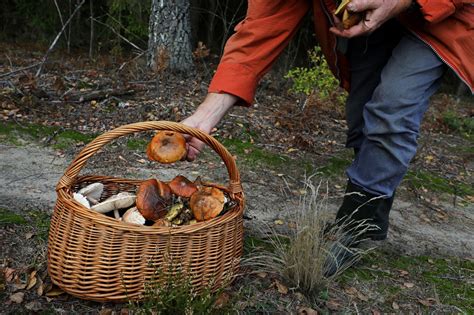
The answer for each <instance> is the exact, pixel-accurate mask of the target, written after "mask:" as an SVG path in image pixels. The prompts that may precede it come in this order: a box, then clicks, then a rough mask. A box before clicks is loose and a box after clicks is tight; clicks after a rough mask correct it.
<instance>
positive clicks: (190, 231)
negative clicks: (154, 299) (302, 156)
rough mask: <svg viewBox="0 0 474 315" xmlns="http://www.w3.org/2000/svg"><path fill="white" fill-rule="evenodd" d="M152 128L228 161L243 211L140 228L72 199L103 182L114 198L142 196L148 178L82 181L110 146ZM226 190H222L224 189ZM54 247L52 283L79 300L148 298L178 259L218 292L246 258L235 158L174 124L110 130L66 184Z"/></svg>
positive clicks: (198, 283) (71, 170)
mask: <svg viewBox="0 0 474 315" xmlns="http://www.w3.org/2000/svg"><path fill="white" fill-rule="evenodd" d="M148 130H172V131H177V132H181V133H183V134H189V135H191V136H193V137H196V138H198V139H200V140H201V141H203V142H204V143H206V144H207V145H209V146H210V147H211V148H212V149H213V150H214V151H215V152H217V154H219V156H220V157H221V159H222V160H223V161H224V163H225V166H226V168H227V171H228V173H229V177H230V182H229V186H227V187H225V188H224V189H225V190H226V192H227V193H228V194H229V195H230V197H231V198H232V199H234V200H235V201H236V202H237V205H236V206H235V207H234V208H232V209H231V210H230V211H229V212H227V213H225V214H224V215H222V216H219V217H217V218H215V219H213V220H209V221H205V222H200V223H197V224H193V225H188V226H180V227H175V228H169V227H151V226H136V225H131V224H126V223H122V222H120V221H117V220H114V219H113V218H109V217H107V216H105V215H102V214H99V213H96V212H94V211H91V210H89V209H86V208H85V207H83V206H82V205H81V204H79V203H78V202H76V201H75V200H74V199H73V198H72V193H73V191H75V190H76V189H77V188H78V187H82V186H84V185H86V184H87V183H91V182H102V183H103V184H104V185H105V192H104V194H103V195H102V197H107V196H109V195H112V194H114V193H116V192H118V191H136V188H137V185H139V184H140V183H141V180H130V179H120V178H112V177H105V176H78V175H79V172H80V170H81V169H82V168H83V167H84V165H85V164H86V162H87V160H88V159H89V158H90V157H91V156H93V155H94V154H95V153H96V152H97V151H98V150H99V149H100V148H102V147H103V146H104V145H106V144H107V143H109V142H110V141H112V140H114V139H116V138H118V137H120V136H123V135H127V134H131V133H134V132H141V131H148ZM219 188H222V187H219ZM56 190H57V202H56V206H55V209H54V213H53V217H52V219H51V227H50V231H49V241H48V272H49V274H50V276H51V279H52V281H53V283H55V284H56V285H58V286H59V287H60V288H62V289H63V290H64V291H66V292H67V293H69V294H72V295H74V296H77V297H80V298H83V299H89V300H95V301H124V300H129V299H131V300H137V299H140V298H142V293H143V291H144V285H145V283H146V282H147V281H149V280H150V279H154V277H156V270H157V268H164V266H163V264H164V263H165V260H166V261H167V262H168V261H170V260H169V259H165V257H172V260H173V261H174V262H176V261H179V264H180V266H181V267H182V268H183V269H182V270H185V272H186V273H187V275H188V276H189V277H190V278H191V279H192V283H193V286H194V288H196V289H197V290H200V289H202V288H204V287H206V286H209V285H210V284H212V286H213V288H214V289H217V288H219V287H221V286H223V285H225V284H226V283H227V281H230V280H231V279H232V277H233V275H234V274H235V272H236V271H237V268H238V266H239V260H240V257H241V253H242V237H243V222H242V214H243V208H244V196H243V192H242V188H241V183H240V176H239V172H238V170H237V166H236V164H235V161H234V159H233V158H232V155H230V153H229V152H228V151H227V150H226V149H225V148H224V147H223V146H222V145H221V144H220V143H219V142H218V141H217V140H215V139H214V138H212V137H211V136H209V135H207V134H205V133H203V132H201V131H199V130H197V129H194V128H190V127H187V126H184V125H182V124H178V123H173V122H163V121H155V122H142V123H135V124H130V125H125V126H122V127H119V128H117V129H114V130H112V131H109V132H107V133H105V134H103V135H101V136H99V137H97V138H96V139H95V140H93V141H92V142H91V143H89V144H88V145H87V146H86V147H85V148H84V149H83V150H82V151H81V152H80V153H79V155H78V156H77V157H76V158H75V159H74V161H73V162H72V163H71V165H70V166H69V167H68V168H67V170H66V172H65V173H64V175H63V176H62V178H61V179H60V181H59V183H58V185H57V187H56Z"/></svg>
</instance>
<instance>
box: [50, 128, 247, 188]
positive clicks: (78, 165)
mask: <svg viewBox="0 0 474 315" xmlns="http://www.w3.org/2000/svg"><path fill="white" fill-rule="evenodd" d="M148 130H170V131H176V132H180V133H184V134H188V135H190V136H192V137H195V138H197V139H199V140H201V141H202V142H204V143H205V144H207V145H208V146H210V147H211V148H212V149H213V150H214V151H215V152H216V153H217V154H218V155H219V156H220V157H221V159H222V160H223V161H224V163H225V166H226V168H227V172H228V173H229V179H230V183H229V191H230V192H231V193H233V194H237V193H241V192H242V185H241V182H240V174H239V171H238V169H237V165H236V164H235V160H234V158H233V157H232V155H231V154H230V153H229V151H227V149H226V148H225V147H224V146H223V145H222V144H220V143H219V141H217V140H216V139H215V138H214V137H212V136H210V135H208V134H207V133H205V132H203V131H201V130H199V129H196V128H193V127H188V126H186V125H183V124H180V123H176V122H170V121H147V122H139V123H134V124H129V125H123V126H121V127H118V128H115V129H113V130H111V131H108V132H106V133H104V134H102V135H100V136H98V137H97V138H95V139H94V140H92V141H91V142H90V143H89V144H87V145H86V146H85V147H84V149H82V151H81V152H79V154H78V155H77V156H76V158H75V159H74V160H73V161H72V162H71V164H70V165H69V167H68V168H67V169H66V171H65V172H64V175H63V176H62V177H61V178H60V179H59V182H58V184H57V185H56V191H58V190H60V189H63V188H67V187H70V186H72V185H73V184H74V182H75V181H76V178H77V176H78V175H79V172H80V171H81V169H82V168H83V167H84V166H85V165H86V163H87V160H88V159H89V158H90V157H92V156H93V155H94V154H95V153H96V152H97V151H99V150H100V149H101V148H102V147H103V146H105V145H106V144H108V143H109V142H111V141H112V140H114V139H116V138H119V137H121V136H124V135H128V134H131V133H135V132H141V131H148Z"/></svg>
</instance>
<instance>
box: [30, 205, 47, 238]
mask: <svg viewBox="0 0 474 315" xmlns="http://www.w3.org/2000/svg"><path fill="white" fill-rule="evenodd" d="M28 219H29V220H30V221H31V225H32V226H33V227H34V228H35V232H36V233H35V234H36V236H37V237H38V238H39V239H41V240H44V241H46V240H47V239H48V233H49V225H50V223H51V217H50V215H49V214H47V213H46V212H44V211H38V210H31V211H29V212H28Z"/></svg>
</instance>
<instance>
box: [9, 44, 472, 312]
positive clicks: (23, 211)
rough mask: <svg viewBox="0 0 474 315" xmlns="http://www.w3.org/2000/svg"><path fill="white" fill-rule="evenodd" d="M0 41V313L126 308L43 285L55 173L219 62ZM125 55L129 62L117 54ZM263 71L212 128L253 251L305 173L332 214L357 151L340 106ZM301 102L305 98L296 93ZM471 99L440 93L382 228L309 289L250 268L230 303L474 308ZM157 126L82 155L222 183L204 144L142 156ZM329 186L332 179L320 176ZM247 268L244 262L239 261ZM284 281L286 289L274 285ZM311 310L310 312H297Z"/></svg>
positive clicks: (126, 172) (118, 167) (255, 307)
mask: <svg viewBox="0 0 474 315" xmlns="http://www.w3.org/2000/svg"><path fill="white" fill-rule="evenodd" d="M41 57H42V53H38V52H35V50H31V49H30V50H27V49H25V48H24V47H21V46H13V45H11V46H7V45H5V46H1V48H0V121H1V122H0V174H1V175H0V187H1V188H0V268H1V270H2V272H1V273H0V303H1V304H0V314H3V313H5V314H16V313H19V312H23V313H28V312H30V313H39V314H55V313H61V314H71V313H77V314H86V313H90V314H97V313H100V314H113V313H115V314H120V313H122V314H125V313H128V310H129V309H130V308H131V306H130V305H128V304H110V303H105V304H103V303H96V302H90V301H84V300H80V299H77V298H75V297H73V296H70V295H68V294H65V293H64V292H62V291H60V290H59V289H57V288H55V287H53V286H52V285H51V281H50V280H49V277H48V276H47V271H46V248H47V233H48V226H49V219H50V216H51V213H52V209H53V207H54V202H55V198H56V195H55V191H54V187H55V185H56V183H57V181H58V179H59V178H60V176H61V175H62V173H63V172H64V170H65V169H66V167H67V166H68V164H69V163H70V162H71V161H72V159H73V158H74V156H75V155H76V154H77V153H78V152H79V151H80V150H81V148H82V147H83V146H84V145H85V144H86V143H88V142H89V141H91V140H92V139H93V138H94V137H95V136H97V135H99V134H102V133H103V132H105V131H107V130H110V129H113V128H114V127H118V126H120V125H124V124H128V123H133V122H140V121H148V120H170V121H180V120H181V119H183V118H185V117H187V116H188V115H189V114H190V113H192V112H193V110H194V109H195V108H196V107H197V106H198V104H199V103H200V101H201V100H202V99H203V97H204V96H205V93H206V89H207V82H208V81H209V75H210V73H211V72H212V69H213V68H214V67H215V64H214V65H213V64H212V61H211V60H204V61H203V62H202V63H200V66H199V70H198V73H199V75H195V76H194V77H187V78H180V77H177V76H168V75H166V76H165V75H160V74H158V75H156V74H155V75H153V74H149V73H144V72H142V69H143V65H141V64H140V63H139V61H136V62H129V63H124V62H125V61H121V60H113V58H105V57H104V58H102V59H100V60H96V61H94V62H90V61H89V60H88V59H86V58H83V57H80V56H67V57H65V56H64V55H61V54H53V55H52V56H51V58H50V60H49V62H48V63H47V64H46V67H45V69H44V70H43V74H41V75H40V76H39V77H35V76H34V73H35V70H36V68H31V69H27V70H24V71H19V72H16V73H12V74H10V75H3V74H5V73H9V72H11V71H13V70H15V69H19V68H22V67H27V66H29V65H32V64H34V63H36V62H38V60H39V59H40V58H41ZM122 66H123V67H122ZM281 81H282V80H281V79H280V80H278V79H275V76H272V75H270V76H268V77H266V78H265V79H264V80H263V82H262V84H261V87H260V88H259V90H258V93H257V97H256V99H257V102H256V104H255V105H253V106H252V107H250V108H241V107H238V108H234V109H233V110H232V111H231V113H230V114H229V115H228V117H227V119H225V121H224V122H223V123H221V124H220V125H219V126H218V128H217V130H216V131H215V132H214V136H216V138H217V139H219V140H220V141H221V142H222V143H223V144H224V145H225V146H226V147H227V148H228V150H229V151H230V152H231V153H232V154H234V155H235V157H236V161H237V164H238V167H239V170H240V172H241V176H242V183H243V187H244V191H245V195H246V200H247V203H246V208H245V211H246V215H247V216H248V217H249V218H250V220H246V221H245V242H244V251H245V253H246V255H247V254H248V253H250V252H252V251H258V250H259V246H261V243H262V242H261V239H260V238H261V235H260V234H259V233H258V231H257V230H258V229H257V228H256V226H258V225H259V223H260V222H265V223H267V224H269V225H274V226H276V227H277V228H279V229H282V230H284V229H285V228H286V229H291V222H292V213H294V209H295V207H298V206H299V202H300V197H301V196H302V194H304V192H303V191H302V189H303V188H304V182H305V179H306V178H307V177H308V176H309V175H312V174H316V175H315V176H314V177H313V180H314V181H315V182H316V183H319V182H320V183H322V184H323V186H324V197H326V198H328V200H329V202H328V206H327V207H328V211H329V212H331V213H332V214H333V215H334V213H335V211H336V210H337V207H338V205H339V204H340V202H341V200H342V197H343V194H344V188H345V176H344V169H345V168H346V167H347V166H348V165H349V163H350V161H351V157H352V153H351V151H350V150H348V149H346V148H345V147H344V138H345V127H346V126H345V122H344V118H343V109H342V107H341V106H340V105H334V104H332V103H331V102H330V101H324V102H321V101H319V100H315V99H310V100H309V101H308V102H303V101H302V100H301V99H298V98H296V97H294V96H292V95H290V94H288V93H286V92H282V91H285V90H286V89H287V88H288V86H287V85H285V84H284V83H281ZM303 104H304V105H303ZM472 105H473V99H472V97H471V98H463V99H457V98H455V97H453V96H450V95H448V94H442V93H439V94H437V95H435V96H434V97H433V99H432V101H431V106H430V109H429V111H428V112H427V114H426V117H425V120H424V124H423V128H422V135H421V137H420V139H419V144H420V145H419V150H418V153H417V155H416V157H415V158H414V160H413V162H412V164H411V165H410V169H409V172H408V174H407V176H406V177H405V179H404V181H403V182H402V184H401V186H400V188H399V189H398V191H397V198H396V200H395V203H394V207H393V211H392V214H391V218H390V224H391V230H390V234H389V238H388V240H387V241H384V242H380V244H379V243H376V244H374V246H376V249H375V250H373V251H371V252H370V253H369V254H368V255H367V256H365V257H364V258H363V259H362V261H361V262H360V263H359V264H358V265H357V266H355V267H354V268H352V269H350V270H348V271H346V272H345V273H343V274H342V275H341V276H340V277H339V278H338V279H337V281H335V283H332V284H330V285H329V287H328V288H327V289H325V290H322V291H321V292H320V294H319V296H318V297H317V298H316V300H314V301H312V302H310V301H309V300H308V299H307V298H306V297H305V296H304V295H302V294H301V293H300V292H298V290H297V289H291V288H290V289H289V290H285V289H284V288H287V289H288V287H289V284H285V283H283V284H282V283H281V279H278V278H277V277H276V276H275V275H271V274H267V273H263V272H260V273H248V274H245V273H244V275H242V276H240V277H239V278H238V279H237V280H236V281H235V282H234V283H233V284H232V285H231V286H230V287H229V288H228V289H226V291H225V292H224V293H223V294H225V295H226V296H227V298H226V299H225V300H226V301H227V302H226V303H227V304H228V305H227V306H229V307H230V309H231V310H233V311H234V312H236V313H246V314H255V313H258V314H260V313H271V314H276V313H278V314H287V313H294V314H296V313H299V314H310V311H311V309H315V310H317V311H318V312H320V313H331V312H350V313H362V314H367V313H372V314H380V313H470V312H472V309H474V256H473V253H474V237H473V231H474V202H473V201H474V188H473V184H474V178H473V176H472V174H473V171H474V159H473V157H474V151H473V147H474V146H473V139H474V138H473V135H474V121H473V114H474V112H473V111H472V108H473V106H472ZM150 136H151V133H141V134H135V135H131V136H127V137H123V138H120V139H118V140H116V141H114V142H113V143H111V144H110V145H108V146H107V147H105V148H104V149H103V150H101V151H100V152H99V153H98V154H96V155H95V156H93V157H92V158H91V159H90V161H89V162H88V164H87V166H86V168H85V169H84V170H83V171H82V173H83V174H86V173H91V174H100V175H110V176H117V177H118V176H122V177H126V178H149V177H151V176H155V177H157V178H159V179H163V180H168V179H171V178H173V177H174V176H176V175H177V174H183V175H185V176H187V177H189V178H196V177H197V176H201V177H203V178H204V179H210V180H212V181H215V182H220V183H225V182H226V180H227V174H226V170H225V167H224V166H223V165H222V163H221V161H220V160H219V158H218V157H217V156H216V155H215V154H212V152H209V151H206V152H204V153H203V154H202V155H201V156H200V158H199V159H198V160H197V161H195V162H193V163H188V162H182V163H178V164H176V165H172V166H165V167H163V166H162V165H156V163H152V162H149V161H148V160H146V158H145V155H144V149H145V146H146V144H147V142H148V141H149V139H150ZM326 188H327V189H326ZM244 271H245V269H244ZM282 288H283V289H282ZM305 312H306V313H305Z"/></svg>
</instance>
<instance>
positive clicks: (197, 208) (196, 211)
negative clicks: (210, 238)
mask: <svg viewBox="0 0 474 315" xmlns="http://www.w3.org/2000/svg"><path fill="white" fill-rule="evenodd" d="M224 202H225V196H224V193H223V192H222V191H221V190H220V189H217V188H215V187H203V188H202V189H200V190H198V191H196V192H195V193H194V194H193V195H192V196H191V199H190V201H189V206H190V207H191V210H192V211H193V215H194V218H195V219H196V220H198V221H205V220H209V219H212V218H215V217H217V216H218V215H219V213H220V212H221V211H222V209H223V208H224Z"/></svg>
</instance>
